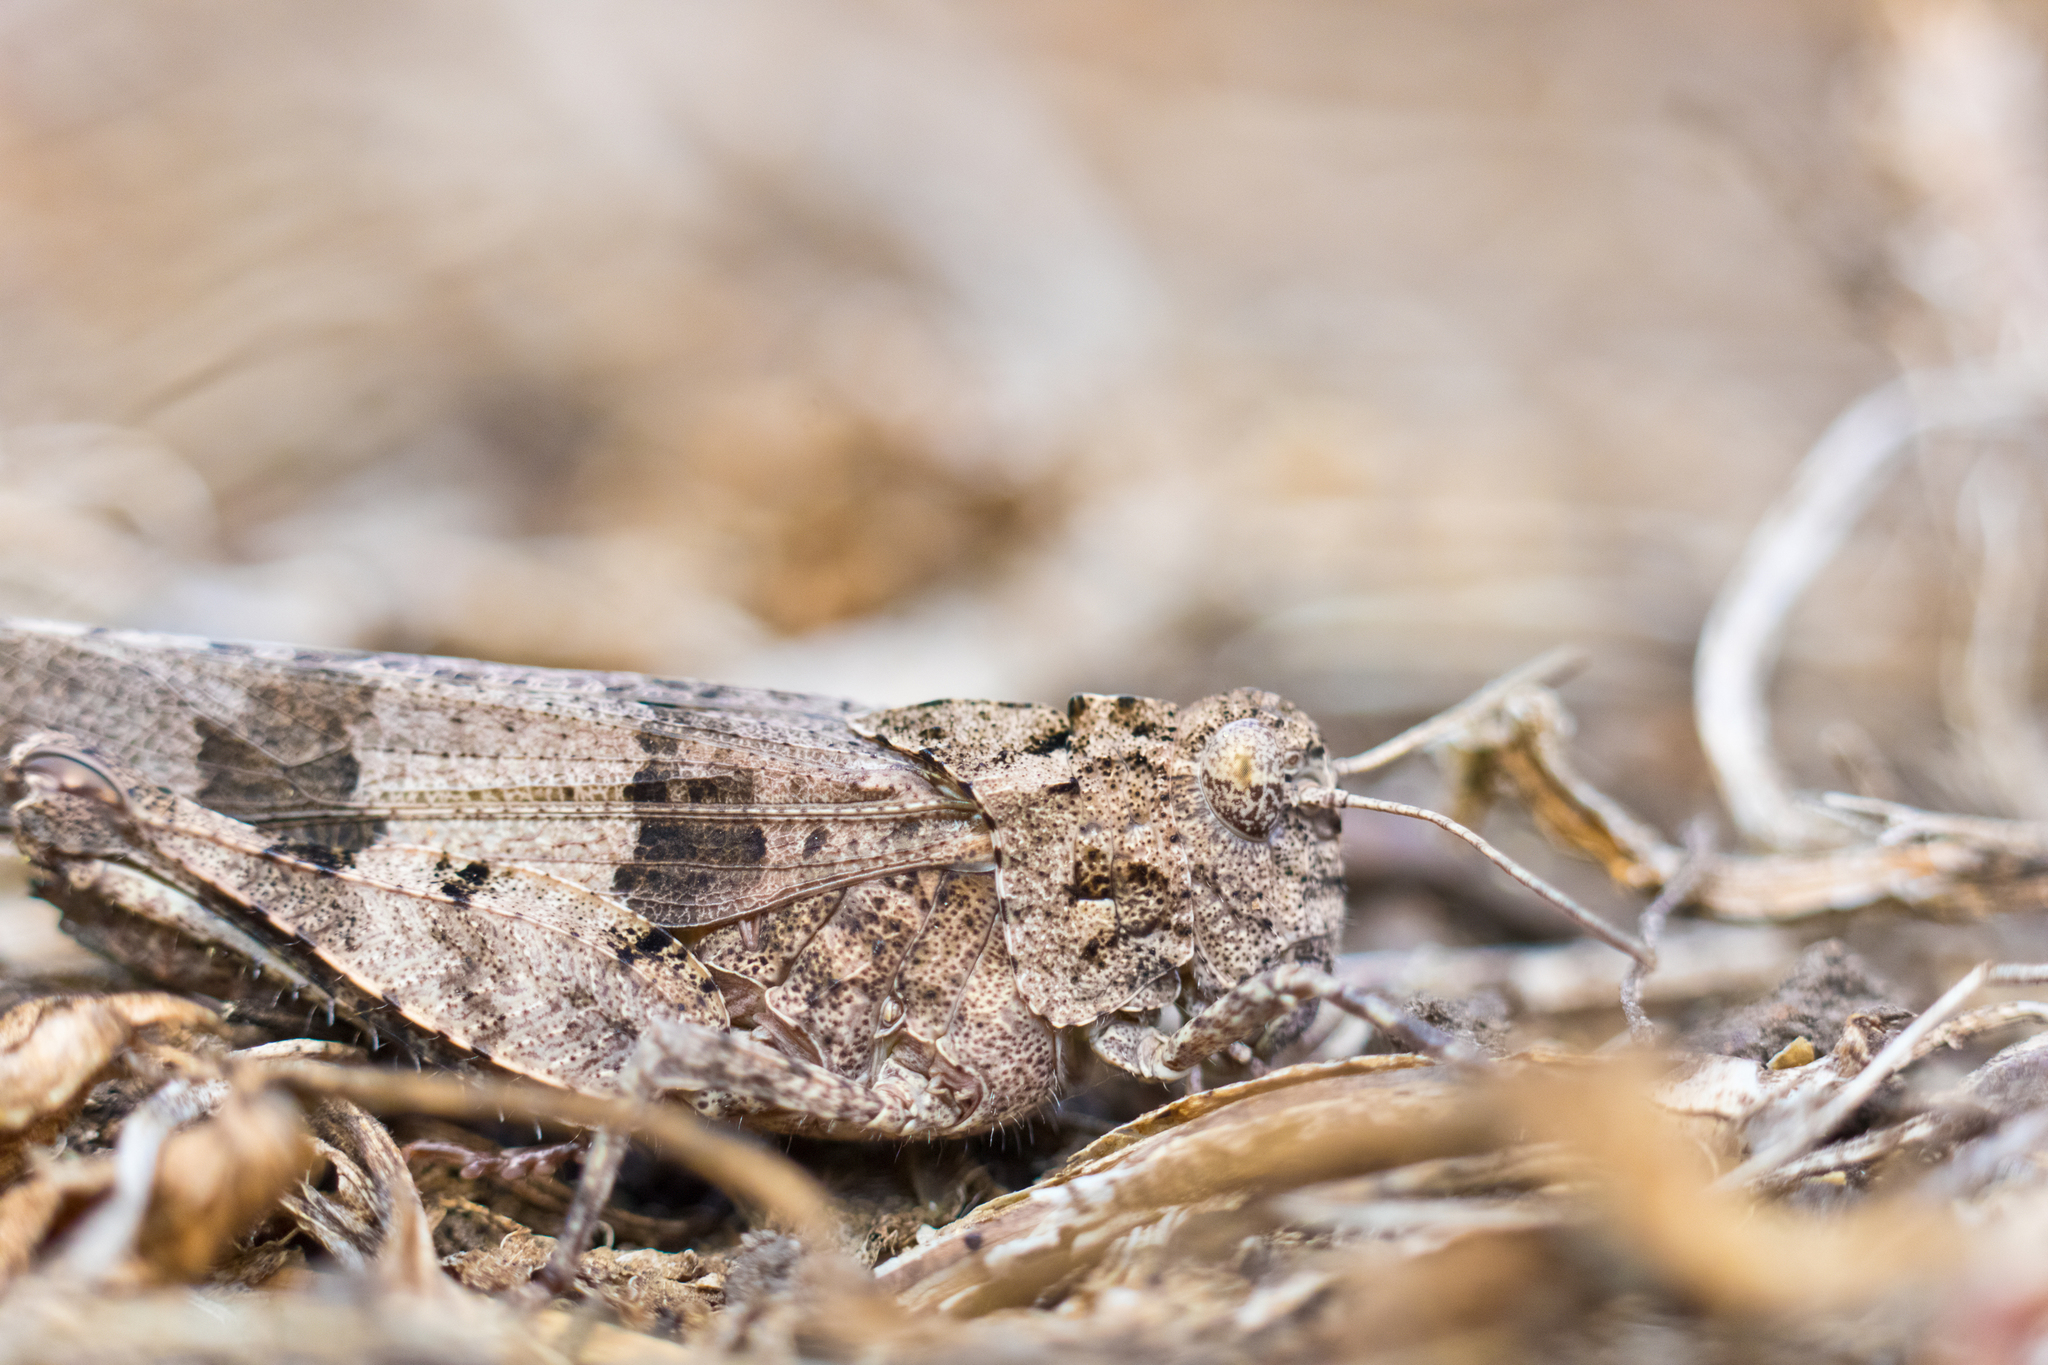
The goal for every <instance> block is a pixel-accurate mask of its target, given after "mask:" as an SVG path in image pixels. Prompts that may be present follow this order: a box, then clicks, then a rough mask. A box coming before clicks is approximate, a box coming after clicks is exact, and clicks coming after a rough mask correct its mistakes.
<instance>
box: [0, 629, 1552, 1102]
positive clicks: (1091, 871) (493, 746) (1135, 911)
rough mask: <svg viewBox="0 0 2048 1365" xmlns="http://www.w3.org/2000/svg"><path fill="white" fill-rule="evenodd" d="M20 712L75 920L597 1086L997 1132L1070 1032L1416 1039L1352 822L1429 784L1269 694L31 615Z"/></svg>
mask: <svg viewBox="0 0 2048 1365" xmlns="http://www.w3.org/2000/svg"><path fill="white" fill-rule="evenodd" d="M0 724H4V726H5V729H6V731H7V736H6V737H7V739H8V741H9V743H11V745H12V749H11V753H10V755H9V757H8V760H7V764H6V767H5V769H4V772H0V792H4V796H5V800H6V802H7V804H8V806H9V807H10V808H11V812H12V822H13V825H14V828H15V831H16V839H17V842H18V843H19V844H20V846H21V848H22V851H23V852H24V853H25V854H26V855H27V856H28V858H29V859H30V860H31V862H32V863H33V865H34V869H35V889H36V891H37V893H38V894H39V895H41V896H43V897H45V898H46V899H48V900H50V901H52V902H54V903H55V904H56V905H57V906H59V907H60V908H61V909H62V911H63V913H64V916H65V923H66V926H67V928H69V929H70V931H71V932H72V933H73V934H74V935H76V936H78V937H80V938H81V939H83V940H85V941H86V942H88V943H91V944H93V945H95V946H97V947H100V948H101V949H103V950H104V951H106V952H108V953H110V954H111V955H113V956H115V957H117V958H119V959H121V960H123V961H125V962H127V963H129V964H130V965H131V966H133V967H134V968H135V969H136V970H138V971H139V972H141V973H142V974H144V975H145V976H149V977H153V978H154V979H156V980H158V981H160V982H162V983H164V984H167V985H172V986H174V987H182V988H185V989H188V990H195V991H198V992H201V993H204V994H207V995H210V996H213V997H216V998H219V999H223V1000H228V1001H238V1002H240V1004H239V1005H238V1006H236V1007H238V1008H242V1009H245V1010H255V1011H257V1012H258V1013H259V1014H260V1012H261V1008H262V1006H261V1002H262V1001H264V1000H274V999H276V998H277V997H278V996H279V994H280V993H281V992H282V993H285V994H288V995H289V996H290V997H291V998H293V999H294V1000H295V1001H296V1002H298V1005H297V1008H298V1009H299V1010H300V1011H301V1012H303V1009H304V1007H305V1005H306V1004H308V1003H310V1004H312V1005H314V1006H316V1007H324V1008H325V1009H326V1010H328V1011H329V1012H330V1014H334V1013H339V1014H340V1015H343V1016H345V1017H347V1018H348V1019H350V1020H352V1021H355V1022H356V1023H357V1024H358V1025H359V1026H360V1027H362V1028H363V1029H364V1030H366V1031H372V1030H382V1031H384V1032H386V1033H391V1032H396V1033H398V1034H400V1035H402V1036H404V1037H406V1038H408V1039H409V1040H411V1042H412V1043H413V1044H415V1045H416V1046H418V1047H420V1048H422V1049H424V1050H425V1051H426V1052H428V1053H429V1054H431V1055H437V1056H444V1057H445V1056H452V1057H457V1058H463V1057H467V1058H473V1059H484V1060H487V1061H488V1062H490V1063H493V1064H495V1065H497V1066H500V1067H503V1068H506V1069H508V1070H510V1071H513V1072H517V1073H521V1074H524V1075H527V1076H531V1077H535V1078H537V1079H540V1080H543V1081H548V1082H552V1083H554V1084H556V1085H560V1086H566V1087H570V1088H573V1089H577V1090H583V1091H588V1092H594V1093H610V1092H613V1091H616V1090H618V1089H620V1088H621V1087H622V1086H627V1087H629V1088H630V1087H640V1088H653V1089H660V1090H664V1091H668V1092H672V1093H679V1094H681V1095H684V1096H686V1097H687V1098H688V1099H689V1100H690V1102H691V1103H693V1104H694V1105H695V1106H696V1107H697V1108H698V1109H699V1110H701V1111H703V1112H705V1113H707V1114H714V1115H722V1116H745V1117H747V1118H749V1119H750V1120H751V1121H752V1122H754V1123H756V1124H757V1125H760V1126H765V1127H769V1128H780V1129H787V1130H802V1131H810V1132H819V1133H825V1134H829V1135H836V1136H847V1137H854V1136H863V1135H867V1136H874V1135H883V1134H889V1135H915V1136H932V1135H941V1134H964V1133H973V1132H978V1131H983V1130H986V1129H989V1128H992V1127H994V1126H997V1125H1000V1124H1002V1123H1005V1122H1007V1121H1010V1120H1014V1119H1018V1118H1021V1117H1023V1116H1025V1115H1027V1114H1029V1113H1030V1112H1032V1111H1033V1110H1035V1109H1037V1108H1039V1107H1040V1106H1042V1105H1043V1104H1045V1103H1046V1102H1047V1101H1048V1100H1050V1099H1052V1098H1053V1097H1054V1096H1055V1095H1056V1094H1057V1093H1058V1091H1059V1089H1060V1086H1061V1081H1062V1076H1063V1074H1064V1062H1065V1060H1070V1059H1063V1056H1062V1050H1063V1049H1064V1048H1087V1049H1091V1050H1092V1051H1093V1052H1094V1053H1095V1054H1097V1055H1098V1056H1100V1057H1102V1058H1103V1059H1105V1060H1106V1061H1108V1062H1110V1063H1112V1064H1113V1065H1115V1066H1117V1067H1120V1068H1122V1069H1124V1070H1126V1071H1128V1072H1130V1073H1132V1074H1134V1075H1137V1076H1142V1077H1148V1078H1154V1079H1168V1078H1173V1077H1178V1076H1181V1075H1184V1074H1185V1073H1187V1072H1188V1071H1189V1070H1190V1069H1191V1068H1193V1067H1195V1066H1197V1065H1198V1064H1201V1063H1202V1062H1204V1061H1205V1060H1208V1059H1210V1058H1213V1057H1215V1056H1217V1054H1219V1053H1226V1052H1229V1053H1232V1054H1233V1055H1235V1057H1236V1058H1237V1059H1238V1060H1239V1061H1240V1062H1242V1061H1245V1060H1248V1058H1249V1056H1250V1055H1251V1054H1252V1053H1256V1054H1261V1055H1265V1054H1270V1053H1271V1051H1272V1050H1273V1049H1275V1048H1276V1047H1279V1046H1280V1045H1282V1044H1284V1043H1286V1042H1288V1041H1289V1040H1291V1039H1293V1038H1295V1037H1297V1036H1299V1035H1300V1034H1301V1032H1302V1031H1303V1030H1304V1029H1305V1028H1306V1027H1307V1025H1308V1023H1309V1020H1310V1018H1311V1017H1312V1015H1313V1013H1314V1011H1315V1009H1316V1006H1317V1003H1318V1002H1319V1001H1321V1000H1331V1001H1334V1002H1335V1003H1337V1004H1339V1005H1341V1006H1343V1007H1344V1008H1346V1009H1349V1010H1352V1011H1354V1012H1358V1013H1363V1014H1365V1015H1366V1016H1367V1017H1369V1018H1372V1019H1374V1020H1375V1021H1376V1022H1378V1023H1380V1024H1381V1025H1382V1026H1383V1027H1387V1028H1390V1029H1394V1030H1397V1031H1399V1030H1401V1029H1403V1028H1404V1027H1409V1025H1407V1024H1405V1023H1404V1021H1403V1017H1402V1016H1401V1015H1400V1014H1399V1012H1398V1011H1396V1010H1393V1009H1392V1008H1391V1006H1390V1005H1389V1003H1388V1002H1386V1001H1384V1000H1382V999H1380V998H1378V997H1376V996H1372V995H1370V994H1369V993H1364V992H1360V991H1357V990H1355V989H1352V988H1348V987H1345V986H1343V985H1342V984H1341V983H1339V982H1338V981H1336V980H1334V979H1333V978H1332V977H1330V976H1329V974H1328V970H1329V968H1330V966H1331V961H1332V955H1333V953H1334V952H1335V950H1336V944H1337V936H1338V931H1339V928H1340V926H1341V922H1342V918H1343V910H1344V881H1343V868H1342V865H1341V863H1340V860H1339V856H1338V845H1337V835H1338V817H1337V809H1336V808H1337V807H1340V806H1343V805H1372V806H1376V807H1379V808H1383V809H1391V810H1398V811H1402V812H1404V813H1415V812H1412V811H1410V809H1409V808H1407V807H1398V806H1392V805H1390V804H1388V803H1376V802H1367V801H1365V800H1364V799H1363V798H1358V797H1353V796H1349V795H1347V794H1346V793H1343V792H1340V791H1338V790H1337V788H1336V786H1335V779H1336V776H1337V767H1338V766H1340V765H1333V764H1332V763H1331V761H1330V759H1329V758H1328V756H1327V755H1326V754H1325V752H1324V749H1323V745H1322V742H1321V740H1320V739H1319V737H1318V735H1317V732H1316V728H1315V726H1314V725H1313V724H1312V723H1311V722H1310V721H1309V720H1308V718H1307V717H1306V716H1304V715H1302V714H1301V712H1299V711H1298V710H1296V709H1295V708H1294V707H1293V706H1291V705H1289V704H1288V703H1287V702H1285V701H1282V700H1281V699H1280V698H1278V697H1275V696H1272V695H1270V694H1268V693H1264V692H1254V691H1239V692H1231V693H1226V694H1224V695H1222V696H1216V697H1210V698H1207V699H1205V700H1203V701H1199V702H1196V703H1194V704H1193V705H1191V706H1184V707H1183V706H1174V705H1171V704H1169V703H1166V702H1161V701H1152V700H1148V699H1144V698H1139V697H1128V696H1094V695H1085V694H1084V695H1082V696H1078V697H1075V698H1074V699H1073V701H1072V702H1071V703H1070V704H1069V706H1068V707H1067V709H1066V710H1065V711H1064V712H1062V711H1057V710H1052V709H1049V708H1047V707H1043V706H1033V705H1013V704H1005V703H995V702H967V701H937V702H930V703H926V704H924V705H921V706H909V707H902V708H897V709H892V710H874V711H863V710H862V709H860V708H858V707H856V706H854V705H853V704H851V703H848V702H843V701H837V700H832V699H828V698H823V697H812V696H800V695H794V694H790V693H783V692H763V691H748V690H742V689H737V688H730V687H720V686H715V685H709V684H705V683H697V682H686V681H674V680H669V679H662V678H649V677H642V676H639V675H637V674H629V673H586V672H569V671H562V670H551V669H537V668H521V667H513V666H509V665H502V664H486V663H474V662H469V661H463V660H455V659H440V658H421V657H415V656H411V655H400V654H361V653H349V652H336V651H328V650H311V649H296V648H292V647H289V646H281V645H251V644H224V643H216V642H209V641H205V640H198V639H187V638H182V637H175V636H164V635H145V634H138V633H128V632H117V631H108V630H100V629H95V628H89V627H83V626H70V625H59V624H51V623H42V622H0ZM1341 766H1349V765H1341ZM1429 818H1433V819H1435V820H1437V822H1438V823H1447V822H1445V821H1443V819H1442V817H1429ZM1467 833H1468V834H1469V832H1467ZM1470 837H1472V838H1473V839H1474V840H1475V841H1476V842H1480V843H1481V847H1482V848H1484V844H1483V841H1477V837H1476V836H1470ZM1518 875H1525V874H1518ZM1168 1007H1173V1008H1174V1009H1175V1010H1177V1011H1178V1014H1179V1016H1180V1018H1181V1019H1182V1020H1183V1021H1184V1022H1182V1023H1181V1024H1180V1025H1179V1027H1178V1028H1177V1029H1174V1030H1172V1031H1170V1032H1169V1031H1162V1029H1161V1027H1160V1021H1161V1017H1162V1012H1163V1011H1165V1010H1166V1009H1167V1008H1168ZM300 1017H303V1013H301V1016H300ZM1428 1041H1433V1042H1436V1043H1439V1044H1441V1043H1443V1042H1444V1040H1442V1039H1441V1038H1435V1039H1429V1040H1428ZM1247 1049H1249V1051H1247Z"/></svg>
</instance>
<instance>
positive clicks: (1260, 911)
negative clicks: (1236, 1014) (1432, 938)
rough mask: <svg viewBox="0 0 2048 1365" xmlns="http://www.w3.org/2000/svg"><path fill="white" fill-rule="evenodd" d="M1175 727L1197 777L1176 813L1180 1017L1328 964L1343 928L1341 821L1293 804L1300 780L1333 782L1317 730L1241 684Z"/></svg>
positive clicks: (1280, 1027)
mask: <svg viewBox="0 0 2048 1365" xmlns="http://www.w3.org/2000/svg"><path fill="white" fill-rule="evenodd" d="M1176 728H1177V735H1176V745H1175V747H1176V750H1177V752H1178V756H1179V759H1180V763H1181V765H1183V766H1184V770H1185V771H1188V772H1190V773H1191V775H1192V778H1193V781H1192V784H1191V785H1192V787H1193V791H1192V792H1191V793H1190V795H1191V797H1192V799H1191V800H1188V801H1186V802H1184V803H1183V806H1182V809H1183V810H1184V811H1185V812H1186V814H1185V815H1184V816H1183V824H1184V826H1185V834H1186V838H1187V839H1188V842H1189V849H1188V871H1189V889H1190V908H1191V910H1192V912H1193V914H1192V928H1193V938H1194V952H1193V955H1192V957H1191V958H1190V960H1189V963H1188V968H1187V970H1186V972H1185V973H1184V979H1185V987H1184V994H1183V999H1182V1002H1181V1003H1182V1007H1183V1010H1184V1011H1186V1010H1189V1009H1191V1008H1192V1009H1199V1008H1201V1007H1202V1006H1204V1005H1206V1004H1208V1003H1209V1002H1210V1001H1212V1000H1214V999H1216V998H1217V997H1218V996H1220V995H1221V994H1223V992H1225V991H1227V990H1229V989H1230V988H1231V987H1232V986H1235V985H1236V984H1237V983H1238V982H1240V981H1242V980H1244V979H1245V978H1247V977H1250V976H1254V975H1256V974H1257V973H1259V972H1261V971H1264V970H1265V969H1267V968H1269V967H1274V966H1278V965H1279V964H1281V963H1283V962H1302V963H1308V964H1311V965H1314V966H1318V967H1325V968H1327V967H1328V966H1329V965H1330V961H1331V959H1332V957H1333V956H1334V955H1335V953H1336V949H1337V939H1338V935H1339V934H1340V933H1341V932H1342V930H1343V927H1344V864H1343V860H1342V857H1341V855H1340V854H1339V851H1338V842H1337V840H1338V819H1337V816H1336V814H1335V813H1334V812H1332V811H1329V810H1319V809H1315V808H1313V807H1308V806H1303V805H1301V804H1299V803H1297V802H1296V801H1295V799H1294V798H1295V795H1296V788H1298V787H1300V786H1302V785H1304V784H1305V783H1307V782H1311V781H1320V782H1322V783H1324V784H1327V783H1328V781H1329V776H1328V765H1329V759H1328V755H1327V754H1326V753H1325V751H1324V748H1323V742H1322V736H1321V735H1320V734H1319V733H1318V732H1317V730H1316V727H1315V723H1314V722H1313V721H1311V720H1310V719H1309V718H1308V717H1307V716H1306V715H1304V714H1303V713H1302V712H1301V710H1300V709H1299V708H1297V707H1295V706H1294V705H1292V704H1291V703H1289V702H1286V701H1283V700H1282V699H1281V698H1279V697H1276V696H1274V695H1273V694H1272V693H1270V692H1256V691H1251V690H1249V689H1245V690H1240V691H1236V692H1227V693H1224V694H1223V695H1221V696H1216V697H1208V698H1205V699H1203V700H1202V701H1199V702H1196V703H1194V704H1193V705H1191V706H1187V707H1184V708H1182V709H1181V712H1180V716H1179V724H1178V726H1177V727H1176ZM1313 1013H1314V1011H1313V1008H1312V1007H1311V1008H1309V1009H1304V1010H1303V1011H1301V1012H1299V1013H1298V1014H1296V1015H1295V1016H1293V1017H1292V1018H1290V1019H1288V1020H1283V1021H1281V1023H1280V1024H1277V1025H1275V1026H1274V1027H1273V1028H1271V1029H1269V1030H1268V1031H1267V1034H1266V1037H1265V1038H1264V1039H1263V1040H1262V1044H1261V1050H1270V1049H1271V1048H1273V1047H1277V1046H1279V1045H1281V1044H1283V1043H1285V1042H1288V1041H1291V1040H1292V1039H1293V1038H1294V1037H1297V1036H1299V1034H1300V1033H1301V1031H1302V1030H1303V1029H1304V1028H1306V1027H1307V1025H1308V1021H1309V1019H1310V1018H1311V1017H1313Z"/></svg>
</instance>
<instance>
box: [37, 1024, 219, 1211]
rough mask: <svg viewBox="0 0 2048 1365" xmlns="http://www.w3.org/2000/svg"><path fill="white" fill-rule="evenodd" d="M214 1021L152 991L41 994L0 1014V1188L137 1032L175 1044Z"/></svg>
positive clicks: (214, 1028)
mask: <svg viewBox="0 0 2048 1365" xmlns="http://www.w3.org/2000/svg"><path fill="white" fill-rule="evenodd" d="M221 1027H222V1025H221V1022H220V1020H219V1018H218V1017H216V1016H215V1015H214V1013H213V1012H212V1011H211V1010H208V1009H206V1008H205V1007H204V1006H201V1005H197V1004H194V1003H193V1002H191V1001H189V1000H185V999H182V998H180V997H179V996H175V995H167V994H164V993H162V992H159V991H137V992H131V993H129V994H124V995H77V996H43V997H40V998H38V999H35V1000H29V1001H25V1002H23V1003H22V1004H19V1005H16V1006H15V1007H14V1008H13V1009H11V1010H9V1011H8V1012H7V1013H6V1014H5V1015H0V1188H4V1187H5V1186H6V1185H8V1184H11V1183H12V1182H13V1181H14V1180H16V1179H18V1178H19V1177H20V1175H21V1172H22V1169H23V1166H24V1163H25V1161H26V1159H27V1151H28V1149H29V1148H30V1147H33V1146H36V1145H39V1144H41V1143H45V1142H49V1141H51V1140H53V1139H54V1138H55V1137H56V1136H57V1134H58V1133H60V1132H62V1131H63V1128H64V1125H65V1124H66V1123H68V1122H70V1120H71V1116H72V1115H73V1114H74V1113H76V1112H77V1108H78V1106H79V1105H80V1104H82V1103H83V1102H84V1099H85V1096H86V1093H87V1092H88V1091H90V1090H91V1089H92V1087H93V1086H94V1085H95V1084H96V1083H97V1082H99V1081H100V1080H102V1079H104V1078H105V1077H106V1076H107V1075H108V1074H109V1073H110V1071H111V1070H112V1069H113V1067H114V1065H115V1063H116V1060H117V1058H118V1057H119V1056H120V1054H121V1053H122V1051H123V1050H124V1049H126V1048H128V1047H129V1046H130V1045H131V1044H133V1043H134V1042H135V1041H136V1040H137V1038H138V1036H150V1037H153V1038H155V1039H157V1040H158V1041H161V1042H165V1043H177V1042H182V1041H183V1039H182V1038H180V1037H179V1035H181V1034H190V1033H193V1032H199V1033H208V1034H217V1033H219V1032H220V1031H221Z"/></svg>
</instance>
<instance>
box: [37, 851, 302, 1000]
mask: <svg viewBox="0 0 2048 1365" xmlns="http://www.w3.org/2000/svg"><path fill="white" fill-rule="evenodd" d="M34 891H35V894H36V895H38V896H39V897H41V898H42V899H44V900H46V901H48V902H50V903H51V904H52V905H55V906H56V907H57V908H58V910H59V911H60V912H61V913H62V916H63V918H62V919H61V921H60V927H62V929H63V930H64V932H65V933H67V934H69V935H70V936H71V937H72V938H74V939H77V940H78V941H79V942H80V943H82V944H84V945H85V946H86V947H88V948H91V949H93V950H94V951H95V952H98V953H100V954H102V955H103V956H106V957H109V958H112V959H113V960H114V961H117V962H120V963H123V964H125V965H126V966H127V967H128V968H129V970H131V971H133V972H135V973H136V975H138V976H141V977H143V978H144V979H145V980H147V981H149V982H150V983H151V984H152V985H156V986H161V987H163V988H165V989H167V990H174V991H181V992H184V993H186V994H189V995H197V996H204V997H206V998H208V999H211V1000H216V1001H220V1002H222V1003H223V1005H224V1006H225V1010H224V1012H225V1013H226V1014H227V1015H228V1016H229V1017H230V1018H236V1019H241V1020H246V1021H249V1022H253V1023H257V1024H261V1025H263V1026H265V1027H268V1028H274V1029H278V1030H281V1031H284V1032H297V1031H300V1030H303V1029H305V1028H306V1027H307V1026H308V1025H309V1024H310V1023H311V1021H312V1019H313V1017H314V1016H315V1015H319V1016H322V1017H323V1018H326V1019H329V1020H331V1019H332V1018H333V1016H334V1014H335V1012H336V1001H335V997H334V995H333V994H332V993H331V992H329V991H328V990H327V989H326V988H325V987H324V986H322V985H321V984H320V983H319V982H317V981H315V980H314V979H313V978H312V977H310V976H308V975H307V974H306V973H305V972H303V971H301V970H300V969H299V968H298V967H297V966H296V965H294V964H293V963H292V962H291V961H290V960H289V959H288V958H286V957H285V956H284V955H283V954H281V953H279V952H278V951H276V950H275V949H273V948H272V947H270V946H269V945H268V944H266V943H264V942H263V941H262V940H260V939H258V938H257V937H256V936H255V935H253V934H251V933H249V932H248V931H247V930H245V929H243V928H242V927H241V926H239V925H237V924H235V923H233V922H232V921H230V920H228V919H226V918H225V917H223V916H222V915H220V914H218V913H216V912H215V911H214V910H213V909H212V908H211V907H209V906H207V905H206V904H204V903H203V902H201V901H199V900H198V899H196V898H195V897H193V896H190V895H188V894H186V893H185V892H184V891H181V890H179V889H178V888H177V887H174V886H172V885H170V884H169V883H168V882H164V881H162V880H160V879H158V878H156V877H152V876H149V875H148V874H147V873H143V872H139V871H136V870H135V869H134V868H130V867H126V866H123V865H121V864H119V863H112V862H98V861H79V862H66V863H64V864H62V865H60V866H59V867H58V868H57V869H56V870H54V871H49V872H39V874H38V876H37V878H36V880H35V883H34Z"/></svg>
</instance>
